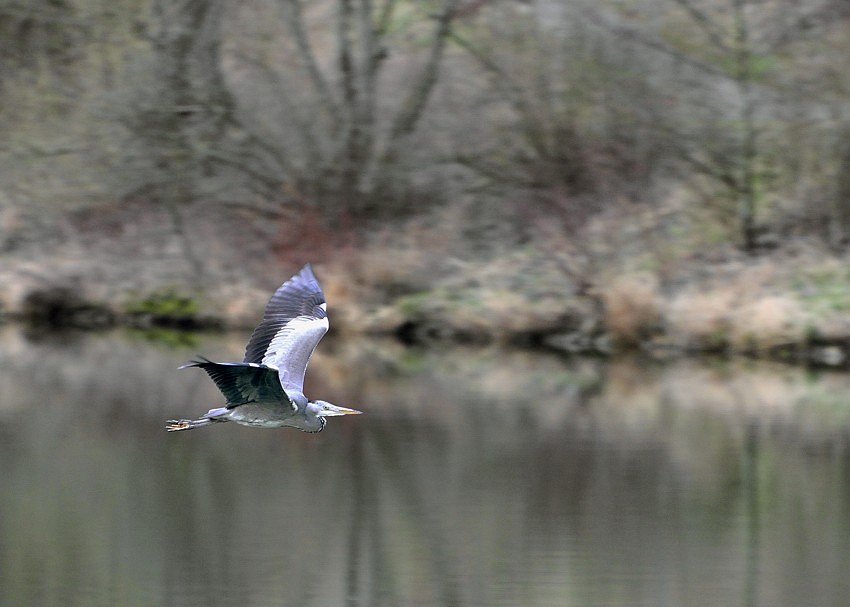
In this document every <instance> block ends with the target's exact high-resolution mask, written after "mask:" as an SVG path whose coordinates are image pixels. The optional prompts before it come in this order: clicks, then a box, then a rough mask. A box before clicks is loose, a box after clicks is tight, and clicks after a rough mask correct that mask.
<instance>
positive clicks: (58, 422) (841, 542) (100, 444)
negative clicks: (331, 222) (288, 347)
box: [0, 327, 850, 607]
mask: <svg viewBox="0 0 850 607" xmlns="http://www.w3.org/2000/svg"><path fill="white" fill-rule="evenodd" d="M165 337H168V336H167V335H166V336H165ZM244 337H245V336H244V335H241V334H240V335H235V336H226V337H203V338H191V337H188V336H183V337H178V339H177V341H178V342H180V341H184V342H186V343H171V344H170V345H165V344H164V343H163V342H161V341H150V340H149V338H150V336H149V335H145V334H133V333H115V334H109V335H88V334H83V335H66V336H60V337H53V338H50V339H43V338H42V339H39V338H38V337H37V336H31V337H27V336H25V335H24V334H22V333H21V332H20V331H19V330H18V329H17V328H14V327H6V328H3V329H2V330H0V386H2V390H0V469H2V477H1V478H2V485H0V604H2V605H47V606H49V605H63V606H64V605H80V606H90V605H110V606H111V605H239V606H243V605H244V606H252V605H299V606H301V605H316V606H322V607H325V606H330V605H388V606H396V605H404V606H407V605H482V606H485V605H486V606H491V605H492V606H498V605H511V606H514V605H523V606H543V605H575V606H597V605H598V606H602V605H605V606H619V605H623V606H625V605H629V606H632V605H634V606H647V607H650V606H651V607H658V606H665V605H671V606H679V605H683V606H689V605H693V606H704V605H705V606H718V607H721V606H722V607H728V606H731V605H744V606H752V605H764V606H769V607H776V606H783V605H788V606H794V607H798V606H803V605H812V606H815V605H816V606H819V607H820V606H829V605H835V606H842V607H843V606H844V605H846V604H847V600H848V596H850V461H849V460H848V455H850V448H849V447H848V444H850V443H848V439H850V397H848V395H850V377H849V376H847V375H844V374H821V375H818V374H814V373H811V372H807V371H805V370H803V369H797V368H789V367H784V366H776V365H765V364H758V365H756V364H752V363H749V364H737V365H731V364H717V363H715V364H709V365H706V364H698V363H695V362H685V363H677V364H668V365H663V366H662V365H657V364H649V363H646V362H643V363H641V362H639V361H636V360H619V361H615V362H612V363H605V362H603V361H598V360H573V361H565V360H561V359H559V358H555V357H550V356H543V355H533V354H528V353H522V352H511V351H500V350H472V349H442V350H439V351H426V352H421V351H412V350H405V349H403V348H401V347H400V346H398V345H396V344H393V343H378V342H363V341H361V340H350V339H349V340H341V339H340V340H336V341H334V340H332V339H329V340H326V341H325V342H323V343H322V345H321V347H320V352H319V353H317V355H316V357H315V358H314V361H313V363H312V364H311V368H310V373H308V385H307V392H308V394H310V395H312V396H314V397H317V398H323V399H326V400H330V401H332V402H336V403H338V404H342V405H349V406H353V407H356V408H358V409H362V410H364V411H366V412H367V414H366V415H363V416H358V417H352V418H337V419H331V420H330V422H329V424H328V429H327V430H326V431H325V432H323V433H321V434H318V435H309V434H302V433H300V432H297V431H292V430H257V429H251V428H244V427H240V426H236V425H232V424H222V425H220V426H215V427H212V428H206V429H201V430H197V431H193V432H183V433H175V434H167V433H166V432H164V431H163V429H162V426H163V420H164V419H166V418H169V417H175V416H184V415H193V414H198V413H202V412H204V411H206V409H208V408H210V407H211V406H214V405H216V404H217V403H218V402H219V397H218V395H217V394H216V391H215V387H214V386H213V384H212V383H211V382H209V381H208V380H206V378H205V376H204V374H203V373H201V372H199V371H195V370H192V371H181V372H178V371H177V370H176V367H177V366H178V365H179V364H180V363H182V362H183V361H185V360H186V359H188V358H189V357H191V356H193V355H194V354H196V353H198V352H200V353H203V354H205V355H207V356H209V357H211V358H213V359H223V360H239V359H240V358H241V348H242V346H243V343H242V342H243V340H244ZM196 339H197V341H195V340H196ZM193 342H194V343H193Z"/></svg>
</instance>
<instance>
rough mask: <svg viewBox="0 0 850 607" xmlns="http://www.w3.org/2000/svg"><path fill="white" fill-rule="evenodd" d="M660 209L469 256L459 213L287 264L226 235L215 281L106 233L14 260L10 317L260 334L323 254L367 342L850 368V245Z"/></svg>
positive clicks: (334, 305)
mask: <svg viewBox="0 0 850 607" xmlns="http://www.w3.org/2000/svg"><path fill="white" fill-rule="evenodd" d="M647 212H649V211H646V210H645V209H641V208H638V209H637V210H636V211H633V212H632V214H631V215H628V214H623V213H612V214H610V215H607V216H606V215H600V216H599V217H598V218H595V219H593V220H592V221H590V222H588V223H587V224H586V225H584V226H582V227H581V229H579V230H577V231H575V232H573V233H572V234H571V235H570V236H569V237H568V236H566V235H565V234H564V233H563V232H561V231H558V230H555V229H551V227H549V226H547V224H545V223H539V224H537V225H535V226H533V227H534V229H533V230H532V231H531V234H532V235H533V237H532V238H528V239H525V240H524V241H522V242H516V241H513V242H510V241H509V242H506V243H503V244H499V243H497V244H495V245H493V246H492V247H490V248H488V249H485V250H471V249H470V245H469V242H468V241H467V240H465V238H464V232H463V230H464V229H465V228H464V226H465V225H468V221H465V220H463V218H458V217H456V216H455V215H453V213H456V209H446V210H445V211H440V212H437V213H435V214H433V215H432V216H431V217H430V218H429V221H427V222H423V221H421V220H414V221H410V222H408V223H405V224H403V225H396V226H393V229H392V230H389V229H388V230H387V232H386V233H376V234H371V235H369V236H368V237H365V236H361V237H359V238H353V237H352V238H349V239H348V240H347V241H343V242H342V243H340V239H339V237H338V235H336V234H335V233H334V232H333V230H331V228H327V229H324V230H317V231H316V233H315V234H314V235H313V236H312V237H311V239H305V238H302V239H301V241H299V247H300V248H288V249H286V251H285V254H284V255H279V256H278V257H275V256H270V255H269V254H268V251H269V250H273V246H274V243H273V242H265V243H264V242H262V241H260V240H256V241H255V242H254V243H252V244H253V247H254V248H253V249H247V248H244V247H237V246H235V245H227V244H226V243H224V244H223V243H222V242H221V241H212V240H211V241H209V244H207V243H205V242H197V243H193V246H194V247H195V248H196V252H197V253H198V254H199V255H202V256H203V257H205V258H208V259H211V260H212V259H214V260H222V261H219V262H217V263H218V264H219V265H214V264H213V263H211V262H208V263H207V264H206V265H205V267H204V272H203V273H202V274H200V275H199V274H194V273H192V272H191V271H189V270H188V269H186V268H188V267H189V266H186V267H185V268H184V269H183V270H182V272H181V271H178V270H180V264H179V259H176V258H175V259H173V260H172V259H165V260H162V259H161V258H157V257H156V256H155V255H156V254H157V252H158V251H159V250H160V249H162V248H167V247H166V245H168V242H167V241H163V243H162V244H161V245H160V246H153V245H151V244H150V242H151V240H150V239H149V238H144V241H145V242H146V243H148V246H150V250H151V252H150V253H147V252H144V254H140V253H139V246H140V245H138V242H134V241H131V240H127V241H122V242H120V243H119V242H117V241H115V240H111V239H108V238H106V237H103V238H102V239H101V240H96V239H94V238H92V240H91V242H89V243H88V248H87V249H85V250H84V251H83V253H84V254H82V255H81V254H75V253H74V251H73V250H71V249H70V248H69V249H68V250H65V249H63V248H62V247H61V246H57V247H56V248H54V249H53V250H51V251H49V252H42V253H41V254H42V255H43V257H41V258H39V257H38V256H36V255H31V256H28V257H24V256H18V257H15V256H11V255H6V256H4V258H3V264H2V268H0V310H2V313H3V315H4V316H5V317H6V318H19V319H23V320H26V321H28V322H32V323H42V324H47V325H51V326H75V327H83V328H100V327H107V326H112V325H116V324H124V325H130V326H136V327H170V328H178V329H198V328H210V327H213V328H218V327H221V328H237V327H238V328H244V329H250V328H252V327H253V326H254V325H255V324H256V322H257V320H258V319H259V318H260V317H261V315H262V310H263V306H264V305H265V302H266V301H267V299H268V296H269V294H270V293H271V291H272V290H273V289H274V288H275V287H276V286H277V285H279V284H280V281H282V280H283V279H285V278H286V277H288V276H289V275H291V273H293V272H294V271H296V270H297V269H298V267H299V266H300V265H301V264H302V263H304V262H307V261H310V262H313V263H314V266H315V268H316V271H317V274H318V275H319V276H320V279H321V280H322V284H323V285H324V288H325V292H326V295H327V299H328V301H329V304H330V314H331V317H332V319H333V326H334V329H335V330H337V331H340V332H345V333H350V334H356V333H372V334H385V335H394V336H396V337H397V338H399V339H400V340H402V341H404V342H408V343H433V342H443V341H455V342H470V343H508V344H517V345H522V346H531V347H546V348H552V349H557V350H560V351H564V352H571V353H594V354H609V353H614V352H619V351H627V350H631V349H643V350H648V351H651V352H653V353H657V354H659V355H665V356H674V355H678V354H688V353H701V352H706V353H719V354H746V355H750V356H758V357H767V358H780V359H783V360H789V361H800V362H806V363H816V364H824V365H831V366H848V365H850V363H848V360H850V270H848V268H850V263H848V262H850V259H848V256H847V254H845V253H843V252H842V253H838V252H834V251H830V250H828V249H827V248H826V247H824V246H823V245H822V244H819V241H817V240H813V239H806V238H803V237H792V238H788V239H787V240H785V241H784V242H782V244H781V246H778V247H775V248H772V249H770V250H761V251H759V252H758V254H756V255H745V254H743V253H742V252H740V250H739V249H737V248H736V247H734V246H732V245H731V244H728V240H723V239H720V240H718V242H717V243H715V244H712V243H711V242H709V241H708V240H707V238H708V237H707V236H706V234H710V231H707V230H706V228H705V226H704V225H703V224H700V229H699V230H696V229H692V230H690V231H689V230H688V229H682V224H675V223H673V224H671V222H670V221H669V220H665V221H661V220H659V217H660V216H659V215H658V214H657V213H655V215H653V216H651V217H650V218H649V219H647V218H646V217H645V216H644V215H642V214H643V213H647ZM653 212H654V211H653ZM666 217H669V216H666ZM671 225H672V228H671ZM214 227H219V228H220V226H212V225H211V226H209V227H206V226H204V225H203V224H200V225H199V226H197V227H196V229H199V230H200V229H208V230H210V231H212V229H213V228H214ZM685 227H687V226H685ZM140 236H141V237H146V234H145V233H142V234H141V235H140ZM205 246H206V247H213V246H215V247H218V248H206V249H205V248H204V247H205ZM134 247H135V248H134ZM172 248H173V247H172ZM143 251H144V250H143ZM264 251H265V252H264ZM145 255H148V257H145ZM128 260H132V262H133V263H135V264H136V265H135V266H129V265H128ZM223 260H227V262H228V263H229V264H231V265H230V266H225V265H223ZM256 260H261V261H262V263H260V262H257V261H256ZM252 264H253V265H252Z"/></svg>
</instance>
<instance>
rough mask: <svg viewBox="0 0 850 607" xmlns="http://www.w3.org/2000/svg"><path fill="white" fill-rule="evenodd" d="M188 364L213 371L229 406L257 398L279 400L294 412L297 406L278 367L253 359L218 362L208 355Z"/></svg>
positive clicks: (211, 373) (260, 399) (210, 372)
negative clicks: (261, 363) (281, 381)
mask: <svg viewBox="0 0 850 607" xmlns="http://www.w3.org/2000/svg"><path fill="white" fill-rule="evenodd" d="M199 358H200V357H199ZM187 367H200V368H201V369H203V370H204V371H206V372H207V373H208V374H209V376H210V377H211V378H212V380H213V381H214V382H215V385H216V386H218V389H219V390H221V393H222V394H224V397H225V398H226V399H227V408H228V409H233V408H234V407H238V406H239V405H246V404H248V403H256V402H265V403H268V402H279V403H281V404H282V405H288V406H290V407H292V409H293V412H294V411H295V410H296V409H297V407H296V406H295V405H294V404H293V403H292V401H291V400H290V399H289V396H287V394H286V393H285V392H284V391H283V389H282V388H281V385H280V380H279V379H278V375H277V371H276V370H275V369H272V368H270V367H266V366H263V365H257V364H252V363H214V362H212V361H210V360H207V359H205V358H200V360H193V361H191V362H189V363H186V364H185V365H183V366H182V367H180V368H181V369H185V368H187Z"/></svg>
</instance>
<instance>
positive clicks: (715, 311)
mask: <svg viewBox="0 0 850 607" xmlns="http://www.w3.org/2000/svg"><path fill="white" fill-rule="evenodd" d="M737 299H738V295H737V293H736V292H735V291H734V290H732V289H729V288H727V289H715V290H712V291H708V292H703V291H694V290H691V291H685V292H683V293H679V294H678V295H676V296H675V297H674V298H673V300H672V301H671V302H670V303H669V304H668V305H667V309H666V314H665V316H666V320H667V331H668V333H669V334H670V336H671V338H672V339H673V341H674V342H675V343H676V344H677V345H679V346H682V347H685V348H691V349H696V350H717V349H720V348H724V347H725V346H726V345H727V344H728V343H729V331H730V326H731V322H732V314H733V310H734V307H735V304H736V301H737Z"/></svg>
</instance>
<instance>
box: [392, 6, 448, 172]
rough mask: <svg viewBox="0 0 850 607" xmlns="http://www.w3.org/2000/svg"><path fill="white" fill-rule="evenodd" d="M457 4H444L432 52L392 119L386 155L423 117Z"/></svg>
mask: <svg viewBox="0 0 850 607" xmlns="http://www.w3.org/2000/svg"><path fill="white" fill-rule="evenodd" d="M456 6H457V0H446V1H445V2H444V4H443V9H442V10H441V11H440V14H439V15H438V16H437V26H436V31H435V32H434V41H433V43H432V44H431V52H430V54H429V56H428V60H427V61H426V63H425V67H424V69H423V70H422V73H421V74H420V75H419V80H418V81H417V82H416V84H415V85H414V86H413V90H411V92H410V94H409V95H408V96H407V99H405V101H404V103H402V106H401V109H400V110H399V113H398V114H397V115H396V117H395V120H393V124H392V127H391V128H390V137H389V142H390V143H389V145H388V147H389V149H388V150H387V152H386V154H385V156H386V157H388V156H391V154H392V151H393V150H392V148H393V146H394V145H395V143H396V142H397V141H398V140H399V139H401V138H402V137H403V136H404V135H407V134H409V133H411V132H412V131H413V129H414V128H415V127H416V124H417V122H419V119H420V118H421V117H422V111H423V110H424V109H425V105H426V103H427V102H428V98H429V97H430V95H431V91H432V90H433V88H434V85H435V84H436V83H437V75H438V73H439V68H440V60H441V59H442V57H443V50H444V49H445V46H446V38H447V37H448V36H449V33H450V32H451V26H452V20H453V19H454V12H455V8H456Z"/></svg>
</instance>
